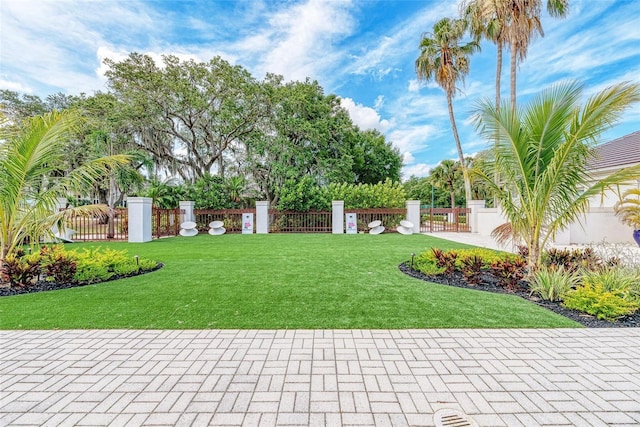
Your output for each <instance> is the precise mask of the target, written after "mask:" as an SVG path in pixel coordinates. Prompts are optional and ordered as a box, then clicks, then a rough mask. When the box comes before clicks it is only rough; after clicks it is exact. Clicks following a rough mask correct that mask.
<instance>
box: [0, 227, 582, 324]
mask: <svg viewBox="0 0 640 427" xmlns="http://www.w3.org/2000/svg"><path fill="white" fill-rule="evenodd" d="M72 246H73V247H84V246H95V245H89V244H74V245H72ZM101 246H102V247H107V246H108V247H110V248H113V249H118V250H121V249H127V250H128V251H129V253H130V254H131V255H132V256H133V255H134V254H138V255H140V256H143V257H148V258H152V259H156V260H158V261H161V262H163V263H165V267H164V268H163V269H161V270H159V271H156V272H154V273H150V274H146V275H143V276H138V277H133V278H129V279H124V280H117V281H113V282H107V283H102V284H99V285H92V286H85V287H80V288H74V289H66V290H59V291H54V292H42V293H37V294H30V295H18V296H13V297H3V298H0V328H1V329H73V328H80V329H89V328H143V329H156V328H158V329H160V328H162V329H181V328H261V329H284V328H467V327H469V328H511V327H516V328H524V327H527V328H529V327H530V328H539V327H578V326H580V325H578V324H577V323H574V322H573V321H571V320H569V319H566V318H564V317H561V316H558V315H556V314H555V313H552V312H550V311H547V310H544V309H542V308H539V307H537V306H535V305H534V304H531V303H529V302H527V301H524V300H522V299H520V298H518V297H515V296H509V295H498V294H490V293H485V292H480V291H474V290H466V289H459V288H453V287H448V286H442V285H437V284H433V283H426V282H423V281H420V280H417V279H413V278H411V277H408V276H406V275H404V274H402V273H401V272H400V271H399V270H398V264H400V263H401V262H402V261H406V260H408V259H409V258H410V254H411V253H412V252H415V253H419V252H421V251H423V250H425V249H426V248H429V247H431V246H438V247H443V248H455V247H464V245H459V244H456V243H452V242H448V241H444V240H440V239H436V238H432V237H428V236H424V235H413V236H402V235H399V234H383V235H379V236H371V235H366V234H360V235H330V234H270V235H250V236H249V235H223V236H216V237H212V236H209V235H199V236H197V237H195V238H184V237H176V238H169V239H161V240H156V241H153V242H150V243H144V244H131V243H109V244H105V243H103V244H101Z"/></svg>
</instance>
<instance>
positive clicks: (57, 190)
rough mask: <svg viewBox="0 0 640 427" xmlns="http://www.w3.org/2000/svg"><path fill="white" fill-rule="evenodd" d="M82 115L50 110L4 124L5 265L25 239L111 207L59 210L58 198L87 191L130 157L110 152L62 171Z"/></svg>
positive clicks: (0, 141)
mask: <svg viewBox="0 0 640 427" xmlns="http://www.w3.org/2000/svg"><path fill="white" fill-rule="evenodd" d="M79 120H80V118H79V116H78V115H77V114H76V113H74V112H70V111H66V112H55V111H54V112H51V113H47V114H44V115H42V116H35V117H31V118H29V119H26V120H25V121H24V122H23V123H21V124H20V126H18V127H17V128H14V127H9V126H2V123H0V176H1V177H2V179H1V180H0V267H1V266H2V263H3V260H4V259H5V258H6V256H7V255H8V254H11V253H13V252H14V251H15V250H16V249H17V248H18V247H19V246H20V245H22V244H23V243H25V242H27V241H28V242H31V243H32V244H37V242H38V241H39V239H40V238H41V237H44V236H50V235H51V234H52V232H51V230H52V228H53V227H54V225H59V224H64V219H65V218H67V217H69V216H71V215H73V214H77V213H103V214H104V213H106V212H107V211H108V208H107V207H106V206H95V205H94V206H81V207H76V208H72V209H68V210H65V211H63V212H55V207H56V205H57V201H58V198H60V197H66V196H68V195H70V194H73V193H76V192H77V193H84V192H85V191H86V190H87V189H89V188H92V185H93V184H94V183H95V181H96V180H97V179H99V178H100V177H103V176H105V174H107V173H108V172H109V170H110V169H112V168H115V167H118V166H119V165H123V164H125V163H126V162H127V161H128V159H127V157H126V156H110V157H103V158H99V159H95V160H92V161H89V162H86V163H85V164H83V165H80V166H79V167H77V168H76V169H74V170H73V171H71V172H70V173H69V174H67V175H66V176H62V177H55V178H54V177H53V175H54V174H56V172H59V171H58V169H59V168H60V166H61V164H62V163H63V157H64V156H65V149H66V148H67V147H68V142H69V139H70V137H71V134H72V132H73V131H74V129H75V127H76V125H77V123H78V122H79Z"/></svg>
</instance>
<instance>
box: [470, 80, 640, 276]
mask: <svg viewBox="0 0 640 427" xmlns="http://www.w3.org/2000/svg"><path fill="white" fill-rule="evenodd" d="M582 95H583V88H582V86H581V85H579V84H577V83H563V84H558V85H555V86H553V87H551V88H549V89H547V90H545V91H543V92H542V93H541V94H540V95H539V96H538V97H537V98H536V99H534V100H533V101H531V102H530V103H529V105H527V106H525V107H524V108H518V109H516V110H515V114H512V113H511V108H510V107H511V106H510V105H508V104H505V103H503V105H502V107H501V108H500V110H496V108H495V106H493V105H492V103H491V102H490V101H489V100H485V101H483V102H481V103H480V105H479V109H478V114H477V115H476V126H477V128H478V129H479V130H480V132H481V133H482V134H483V135H484V136H485V137H487V139H489V140H492V141H497V143H496V144H495V145H494V146H493V147H492V149H493V151H494V153H493V161H492V162H490V163H489V165H488V168H487V169H488V170H487V171H485V172H482V171H476V170H474V174H477V176H478V177H479V178H481V179H482V180H483V181H485V182H486V184H487V185H488V186H489V187H490V188H492V189H493V191H494V192H495V194H496V196H497V198H498V201H499V202H500V206H501V207H502V210H503V212H504V214H505V216H506V218H507V220H508V221H509V222H508V224H506V225H504V226H501V227H499V228H498V229H496V230H494V235H497V237H498V238H499V239H500V240H506V238H507V237H515V238H516V239H517V240H519V241H520V242H523V243H525V244H526V245H527V247H528V248H529V259H528V263H529V266H530V267H531V268H535V266H536V265H537V264H538V262H539V261H540V253H541V249H542V248H543V247H544V246H545V244H546V243H547V242H548V241H549V239H550V238H553V236H554V235H555V234H556V232H558V231H560V230H562V229H563V228H565V227H566V226H567V225H569V224H570V223H572V222H574V221H576V220H579V219H580V218H581V216H582V214H583V213H584V212H585V211H586V209H587V208H588V206H589V199H590V198H591V197H594V196H597V195H598V194H600V193H601V192H602V191H604V190H605V189H606V188H609V187H612V186H615V185H617V184H619V183H622V182H626V181H629V180H632V179H638V178H639V177H640V165H638V166H635V167H629V168H626V169H622V170H621V171H619V172H615V173H613V174H611V175H609V176H608V177H606V178H604V179H602V180H600V181H598V182H593V180H592V178H591V177H590V175H589V173H588V171H587V170H586V169H585V168H586V165H587V162H588V161H589V159H590V158H591V157H592V156H593V150H592V148H593V144H594V143H595V141H597V138H598V137H599V136H600V135H601V134H602V132H604V131H605V130H606V129H608V128H609V127H610V126H611V125H612V124H613V123H615V122H616V121H617V120H618V119H619V118H620V116H621V115H622V113H623V112H624V110H626V109H627V108H629V106H630V105H631V104H632V103H634V102H638V101H640V85H634V84H631V83H620V84H617V85H615V86H612V87H609V88H607V89H605V90H603V91H602V92H600V93H597V94H595V95H593V96H591V97H590V98H589V99H588V100H587V101H586V103H584V104H583V105H580V101H581V99H582ZM494 170H497V171H498V172H499V173H500V176H501V177H503V182H504V184H503V185H500V184H499V183H496V182H495V181H494V179H493V171H494ZM506 232H508V233H509V234H508V235H507V233H506Z"/></svg>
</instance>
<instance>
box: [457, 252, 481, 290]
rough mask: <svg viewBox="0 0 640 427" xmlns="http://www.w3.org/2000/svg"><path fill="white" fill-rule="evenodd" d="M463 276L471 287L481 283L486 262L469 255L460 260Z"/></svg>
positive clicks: (477, 256) (479, 257)
mask: <svg viewBox="0 0 640 427" xmlns="http://www.w3.org/2000/svg"><path fill="white" fill-rule="evenodd" d="M460 264H461V270H462V274H463V276H464V278H465V280H466V281H467V283H469V284H470V285H477V284H479V283H480V282H481V277H482V276H481V274H482V267H483V265H484V260H483V259H482V257H481V256H479V255H467V256H464V257H462V258H461V259H460Z"/></svg>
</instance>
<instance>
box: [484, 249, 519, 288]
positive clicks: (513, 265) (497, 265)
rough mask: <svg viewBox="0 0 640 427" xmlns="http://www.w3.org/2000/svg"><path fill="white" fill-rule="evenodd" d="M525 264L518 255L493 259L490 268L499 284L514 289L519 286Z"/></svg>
mask: <svg viewBox="0 0 640 427" xmlns="http://www.w3.org/2000/svg"><path fill="white" fill-rule="evenodd" d="M526 266H527V263H526V261H525V260H524V259H522V258H519V257H518V258H513V259H504V260H498V261H494V262H493V263H492V264H491V269H492V270H493V274H494V275H495V276H496V277H497V278H498V281H499V283H500V286H503V287H505V288H507V289H508V290H509V291H514V290H516V289H517V288H518V287H519V282H520V281H521V280H522V278H523V277H524V273H525V268H526Z"/></svg>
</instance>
